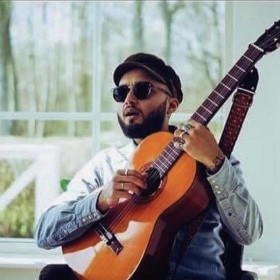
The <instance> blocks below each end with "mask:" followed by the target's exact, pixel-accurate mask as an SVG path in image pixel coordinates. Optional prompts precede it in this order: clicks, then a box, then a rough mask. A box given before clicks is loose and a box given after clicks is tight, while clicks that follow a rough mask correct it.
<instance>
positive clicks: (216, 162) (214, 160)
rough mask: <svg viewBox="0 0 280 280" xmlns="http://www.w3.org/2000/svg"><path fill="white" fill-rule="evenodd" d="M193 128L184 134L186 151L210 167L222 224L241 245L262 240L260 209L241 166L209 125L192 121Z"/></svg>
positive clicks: (209, 176) (177, 132)
mask: <svg viewBox="0 0 280 280" xmlns="http://www.w3.org/2000/svg"><path fill="white" fill-rule="evenodd" d="M189 124H191V128H190V129H189V130H188V132H187V133H184V134H183V137H182V136H180V135H182V131H181V130H180V129H178V130H176V131H175V136H179V137H182V138H183V140H184V142H185V143H184V144H183V149H184V150H185V151H186V152H187V153H188V154H189V155H190V156H191V157H193V158H194V159H195V160H197V161H199V162H201V163H202V164H203V165H204V166H205V167H206V168H207V175H208V177H207V178H208V181H209V182H210V185H211V187H212V190H213V192H214V195H215V198H216V203H217V207H218V210H219V213H220V215H221V219H222V222H223V223H224V225H225V226H226V228H227V229H228V231H229V233H230V235H231V236H232V237H233V238H234V239H235V241H236V242H237V243H240V244H250V243H252V242H253V241H255V240H256V239H257V238H259V237H260V236H261V234H262V231H263V224H262V218H261V214H260V212H259V209H258V207H257V205H256V203H255V201H254V200H253V198H252V197H251V195H250V194H249V192H248V190H247V188H246V185H245V181H244V179H243V175H242V171H241V169H240V163H239V162H238V161H237V160H236V159H234V158H233V157H232V158H231V159H230V160H228V159H227V158H225V157H224V155H223V153H222V151H221V149H220V148H219V146H218V144H217V142H216V140H215V138H214V136H213V134H212V133H211V132H210V131H209V129H207V128H206V127H205V126H203V125H201V124H199V123H197V122H195V121H194V120H189Z"/></svg>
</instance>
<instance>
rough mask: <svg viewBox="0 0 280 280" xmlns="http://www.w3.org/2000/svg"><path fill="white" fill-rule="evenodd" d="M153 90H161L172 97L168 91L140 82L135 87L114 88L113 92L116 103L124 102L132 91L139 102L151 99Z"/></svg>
mask: <svg viewBox="0 0 280 280" xmlns="http://www.w3.org/2000/svg"><path fill="white" fill-rule="evenodd" d="M153 88H156V89H159V90H161V91H163V92H164V93H166V94H167V95H169V96H171V94H170V93H169V92H168V91H167V90H165V89H163V88H160V87H157V86H155V85H153V84H152V83H150V82H138V83H135V84H134V85H133V86H127V85H122V86H118V87H115V88H113V90H112V91H113V98H114V100H115V101H116V102H124V101H125V99H126V97H127V95H128V93H129V92H130V90H131V89H132V91H133V94H134V96H135V97H136V98H137V99H138V100H144V99H147V98H149V96H150V94H151V93H152V89H153ZM171 97H172V96H171Z"/></svg>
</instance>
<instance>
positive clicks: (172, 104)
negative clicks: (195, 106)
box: [166, 98, 179, 117]
mask: <svg viewBox="0 0 280 280" xmlns="http://www.w3.org/2000/svg"><path fill="white" fill-rule="evenodd" d="M167 106H168V107H167V111H166V113H167V115H168V117H170V116H171V115H172V114H173V113H174V112H175V111H177V109H178V106H179V101H178V99H177V98H170V99H169V102H168V104H167Z"/></svg>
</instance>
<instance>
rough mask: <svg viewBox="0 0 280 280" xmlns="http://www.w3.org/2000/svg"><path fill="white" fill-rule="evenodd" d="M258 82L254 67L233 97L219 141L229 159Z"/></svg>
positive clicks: (195, 227) (193, 228)
mask: <svg viewBox="0 0 280 280" xmlns="http://www.w3.org/2000/svg"><path fill="white" fill-rule="evenodd" d="M258 81H259V75H258V70H257V69H256V68H255V67H253V68H252V70H251V71H250V72H249V73H248V74H247V75H246V76H245V78H244V79H243V80H242V82H241V83H240V85H239V86H238V88H237V90H236V93H235V94H234V96H233V104H232V106H231V109H230V111H229V114H228V118H227V120H226V124H225V126H224V129H223V132H222V135H221V138H220V141H219V146H220V148H221V150H222V151H223V153H224V154H225V156H226V157H227V158H229V157H230V155H231V152H232V150H233V148H234V145H235V143H236V140H237V138H238V135H239V133H240V130H241V127H242V125H243V123H244V120H245V117H246V115H247V112H248V110H249V108H250V107H251V105H252V103H253V96H254V93H255V91H256V89H257V84H258ZM209 204H210V203H209ZM209 204H208V205H209ZM207 209H208V208H206V209H205V210H204V211H202V212H200V213H199V214H198V215H197V216H196V217H195V218H194V219H193V220H192V221H191V222H190V223H189V230H188V232H187V234H186V235H185V238H184V240H183V242H182V243H183V245H182V247H181V250H180V253H179V254H178V259H177V261H176V266H175V268H174V270H173V273H172V277H171V278H169V279H174V276H175V273H176V270H177V268H178V266H179V264H180V261H181V259H182V257H183V255H184V253H185V252H186V250H187V248H188V246H189V244H190V243H191V241H192V239H193V238H194V236H195V234H196V233H197V232H198V231H199V229H200V227H201V226H202V224H203V221H204V218H205V216H206V213H207Z"/></svg>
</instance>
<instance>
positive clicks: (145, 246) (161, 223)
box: [62, 20, 280, 280]
mask: <svg viewBox="0 0 280 280" xmlns="http://www.w3.org/2000/svg"><path fill="white" fill-rule="evenodd" d="M279 38H280V20H279V21H277V22H275V23H274V25H273V26H271V27H270V28H269V29H268V30H266V31H265V32H264V34H262V35H261V36H260V37H259V38H258V39H257V40H256V42H255V43H253V44H250V45H249V46H248V49H247V50H246V52H245V53H244V54H243V55H242V57H241V58H240V59H239V60H238V61H237V63H236V64H235V65H234V66H233V67H232V68H231V69H230V71H229V72H228V74H226V76H225V77H224V78H223V79H222V81H221V82H220V83H219V84H218V86H217V87H216V88H215V89H214V90H213V91H212V92H211V93H210V94H209V95H208V97H207V98H206V100H205V101H204V102H203V103H202V104H201V105H200V107H199V108H198V109H197V110H196V111H195V113H194V114H193V115H192V116H191V118H192V119H194V120H196V121H198V122H199V123H201V124H203V125H207V124H208V123H209V121H210V120H211V119H212V117H213V116H214V115H215V114H216V112H217V111H218V110H219V109H220V108H221V106H222V105H223V104H224V102H225V101H226V100H227V99H228V97H229V96H230V95H231V93H232V92H233V91H234V90H235V89H236V87H237V86H238V85H239V83H240V82H241V81H242V80H243V78H244V77H245V76H246V75H247V73H249V71H250V70H251V69H252V68H253V66H254V65H255V63H256V62H257V61H258V60H259V59H260V58H261V57H262V56H263V55H264V54H266V53H268V52H271V51H273V50H275V49H276V48H277V47H279V45H280V42H279ZM181 141H182V140H181V139H180V138H177V137H174V136H173V134H171V133H168V132H158V133H154V134H152V135H150V136H148V137H147V138H145V139H144V140H143V141H142V142H141V144H140V145H139V146H138V147H137V149H136V150H135V153H134V154H133V156H132V158H131V161H130V168H133V169H136V170H138V171H146V172H147V173H148V179H147V180H148V183H147V185H148V187H147V190H145V191H143V192H142V194H141V195H140V196H134V197H133V198H132V199H131V200H127V201H124V202H121V203H119V204H118V205H117V206H116V207H114V208H113V209H111V210H110V212H109V213H108V214H107V216H106V217H105V218H103V219H102V220H101V221H99V222H97V223H95V224H94V225H93V226H92V228H90V229H89V230H88V231H87V232H86V233H85V234H84V235H83V236H82V237H80V238H78V239H77V240H75V241H73V242H71V243H70V244H68V245H65V246H63V247H62V251H63V255H64V258H65V259H66V262H67V263H68V265H69V266H70V267H71V268H72V269H73V271H74V272H75V274H76V275H77V277H78V278H79V279H85V280H103V279H104V280H125V279H134V280H135V279H139V280H149V279H150V280H158V279H161V276H160V275H162V276H163V275H165V273H166V271H165V270H166V269H167V267H168V265H167V264H168V257H169V253H170V250H171V247H172V243H173V240H174V237H175V235H176V232H177V231H178V229H179V227H180V226H182V225H183V224H185V223H187V222H188V221H190V220H191V219H193V218H194V217H196V216H197V215H198V214H199V213H200V212H201V211H203V210H204V209H205V208H206V207H207V205H208V202H209V201H210V198H211V193H210V191H209V190H210V187H209V186H208V183H207V180H206V176H205V170H204V168H203V166H202V165H201V164H199V163H197V162H196V161H195V160H194V159H192V158H191V157H190V156H188V155H187V153H185V152H184V151H183V150H182V145H181V144H182V143H181Z"/></svg>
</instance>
